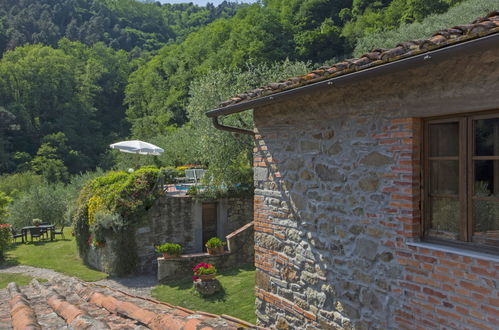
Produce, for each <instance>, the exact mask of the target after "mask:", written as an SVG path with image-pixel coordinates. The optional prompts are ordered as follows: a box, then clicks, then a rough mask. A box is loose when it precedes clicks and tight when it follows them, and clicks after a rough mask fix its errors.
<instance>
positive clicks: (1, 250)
mask: <svg viewBox="0 0 499 330" xmlns="http://www.w3.org/2000/svg"><path fill="white" fill-rule="evenodd" d="M11 240H12V232H11V226H10V225H9V224H0V261H3V260H4V258H5V255H4V254H5V250H6V249H7V247H8V246H9V245H10V243H11Z"/></svg>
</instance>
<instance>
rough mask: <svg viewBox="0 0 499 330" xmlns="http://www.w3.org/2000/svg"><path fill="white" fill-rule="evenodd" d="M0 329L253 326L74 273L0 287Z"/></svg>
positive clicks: (235, 327)
mask: <svg viewBox="0 0 499 330" xmlns="http://www.w3.org/2000/svg"><path fill="white" fill-rule="evenodd" d="M0 328H2V329H10V328H14V329H66V328H71V329H172V330H173V329H178V330H180V329H184V330H187V329H192V330H194V329H204V330H209V329H234V330H236V329H243V328H253V329H254V328H256V327H255V326H254V325H252V324H249V323H247V322H245V321H242V320H238V319H236V318H234V317H231V316H228V315H222V316H219V315H214V314H210V313H205V312H194V311H191V310H188V309H186V308H182V307H178V306H173V305H170V304H167V303H162V302H159V301H156V300H154V299H147V298H142V297H138V296H133V295H130V294H128V293H126V292H123V291H119V290H115V289H112V288H109V287H106V286H102V285H97V284H92V283H85V282H82V281H80V280H77V279H75V278H67V277H60V278H58V277H54V278H52V279H51V280H49V281H48V282H46V283H40V282H38V281H37V280H36V279H33V280H32V282H31V284H30V285H28V286H24V287H18V286H17V285H16V283H10V284H9V285H8V289H2V290H0Z"/></svg>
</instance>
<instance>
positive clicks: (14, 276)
mask: <svg viewBox="0 0 499 330" xmlns="http://www.w3.org/2000/svg"><path fill="white" fill-rule="evenodd" d="M32 279H33V277H31V276H28V275H23V274H18V273H1V274H0V289H4V288H6V287H7V284H9V283H10V282H16V283H17V285H19V286H22V285H27V284H29V282H31V280H32ZM38 281H40V282H44V281H46V280H44V279H38Z"/></svg>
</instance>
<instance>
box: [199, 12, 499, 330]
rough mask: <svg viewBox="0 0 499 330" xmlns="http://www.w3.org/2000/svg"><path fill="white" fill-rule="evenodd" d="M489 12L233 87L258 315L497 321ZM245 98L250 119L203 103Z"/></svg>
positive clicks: (497, 142) (444, 324)
mask: <svg viewBox="0 0 499 330" xmlns="http://www.w3.org/2000/svg"><path fill="white" fill-rule="evenodd" d="M498 32H499V12H493V13H491V14H489V15H488V16H487V17H484V18H480V19H478V20H476V21H474V22H473V23H472V24H468V25H463V26H457V27H453V28H450V29H447V30H443V31H439V32H437V33H435V34H434V35H433V36H432V37H431V38H430V39H428V40H418V41H411V42H406V43H401V44H399V45H397V46H396V47H395V48H392V49H377V50H374V51H372V52H371V53H368V54H365V55H363V56H362V57H360V58H358V59H352V60H346V61H343V62H341V63H337V64H335V65H333V66H331V67H322V68H320V69H318V70H316V71H313V72H311V73H309V74H307V75H305V76H302V77H295V78H291V79H289V80H286V81H281V82H279V83H273V84H270V85H269V86H266V87H263V88H259V89H257V90H254V91H251V92H249V93H244V94H241V95H238V96H236V97H234V98H232V99H231V100H229V101H227V102H224V103H223V104H222V105H221V106H220V108H218V109H215V110H212V111H210V112H208V113H207V115H208V116H209V117H212V118H213V121H214V124H215V126H216V127H218V128H220V129H225V130H228V131H233V132H238V133H247V134H253V135H254V136H255V142H256V147H255V152H254V173H255V174H254V175H255V177H254V178H255V188H256V189H255V197H254V221H255V263H256V267H257V275H256V296H257V302H256V306H257V316H258V323H259V325H261V326H266V327H276V328H280V329H287V328H302V329H303V328H307V327H311V328H324V329H339V328H342V329H350V328H356V329H402V328H406V329H418V328H461V329H477V328H481V329H494V328H495V329H497V325H498V324H499V274H498V273H499V110H497V109H499V33H498ZM249 109H253V114H254V126H255V128H254V131H246V130H243V129H240V128H234V127H227V126H224V125H223V124H221V123H220V122H219V121H218V117H220V116H224V115H230V114H232V113H236V112H240V111H245V110H249Z"/></svg>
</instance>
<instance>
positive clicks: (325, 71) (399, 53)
mask: <svg viewBox="0 0 499 330" xmlns="http://www.w3.org/2000/svg"><path fill="white" fill-rule="evenodd" d="M497 32H499V11H493V12H491V13H489V14H488V15H487V16H485V17H480V18H477V19H476V20H474V21H473V22H472V23H471V24H464V25H459V26H454V27H451V28H449V29H445V30H440V31H437V32H435V33H434V34H433V35H432V36H431V37H430V38H428V39H426V40H412V41H406V42H401V43H399V44H397V45H396V46H395V47H394V48H389V49H386V48H377V49H373V50H372V51H371V52H369V53H366V54H364V55H362V56H360V57H359V58H352V59H347V60H344V61H342V62H339V63H336V64H333V65H331V66H322V67H320V68H319V69H316V70H314V71H312V72H310V73H308V74H305V75H303V76H300V77H292V78H289V79H286V80H283V81H279V82H275V83H271V84H269V85H267V86H264V87H260V88H257V89H254V90H252V91H249V92H245V93H241V94H239V95H236V96H235V97H233V98H231V99H229V100H227V101H225V102H222V103H221V104H220V108H223V107H227V106H229V105H233V104H237V103H241V102H244V101H248V100H252V99H257V98H260V97H263V96H269V95H272V94H275V93H278V92H282V91H285V90H290V89H294V88H297V87H300V86H304V85H309V84H312V83H315V82H318V81H321V80H325V79H329V78H333V77H336V76H339V75H343V74H348V73H351V72H354V71H358V70H363V69H366V68H369V67H372V66H376V65H380V64H383V63H387V62H392V61H397V60H399V59H401V58H406V57H410V56H413V55H416V54H421V53H424V52H427V51H430V50H434V49H437V48H442V47H445V46H447V45H451V44H454V43H458V42H463V41H466V40H470V39H474V38H478V37H482V36H485V35H489V34H493V33H497Z"/></svg>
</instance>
